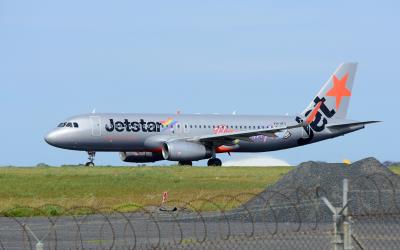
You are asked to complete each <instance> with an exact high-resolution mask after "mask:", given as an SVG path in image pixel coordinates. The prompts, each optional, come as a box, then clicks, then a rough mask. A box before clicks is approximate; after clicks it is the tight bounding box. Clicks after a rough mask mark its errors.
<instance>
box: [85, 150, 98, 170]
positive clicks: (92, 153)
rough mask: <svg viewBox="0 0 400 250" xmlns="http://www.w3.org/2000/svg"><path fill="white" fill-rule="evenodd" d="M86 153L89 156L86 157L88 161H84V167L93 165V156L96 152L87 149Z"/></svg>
mask: <svg viewBox="0 0 400 250" xmlns="http://www.w3.org/2000/svg"><path fill="white" fill-rule="evenodd" d="M88 155H89V157H88V159H89V161H88V162H86V163H85V166H86V167H94V156H95V155H96V152H93V151H89V152H88Z"/></svg>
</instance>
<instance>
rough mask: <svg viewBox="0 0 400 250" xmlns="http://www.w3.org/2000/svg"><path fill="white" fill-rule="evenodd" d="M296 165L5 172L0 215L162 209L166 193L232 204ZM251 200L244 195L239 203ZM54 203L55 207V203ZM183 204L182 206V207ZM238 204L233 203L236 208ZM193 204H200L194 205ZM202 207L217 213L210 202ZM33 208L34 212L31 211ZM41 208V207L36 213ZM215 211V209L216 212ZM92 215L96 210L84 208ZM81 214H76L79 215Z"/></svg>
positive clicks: (1, 173)
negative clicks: (114, 209) (157, 207)
mask: <svg viewBox="0 0 400 250" xmlns="http://www.w3.org/2000/svg"><path fill="white" fill-rule="evenodd" d="M291 169H292V168H291V167H271V168H254V167H230V168H205V167H204V168H200V167H192V168H191V167H95V168H85V167H60V168H56V167H39V168H0V187H1V188H0V211H3V213H5V212H4V211H7V213H8V214H10V215H15V216H22V215H40V214H41V213H43V212H42V211H44V213H45V214H46V215H58V214H63V213H65V212H66V211H65V208H66V209H68V208H71V207H76V206H81V207H86V206H87V207H91V208H104V207H110V208H118V209H119V210H124V211H130V210H135V209H137V207H138V205H143V206H148V205H152V204H153V205H159V204H160V202H161V197H162V193H163V192H164V191H168V193H169V200H170V201H171V200H180V201H185V202H187V201H191V200H198V199H202V198H205V199H210V198H212V197H215V196H218V197H219V198H218V199H214V201H215V202H216V203H217V205H219V206H223V204H224V205H226V200H227V199H228V198H227V196H230V195H238V194H241V193H253V194H256V193H258V192H260V191H262V190H263V189H264V188H265V187H266V186H267V185H271V184H273V183H275V182H276V181H277V180H278V179H279V178H280V177H281V176H282V175H284V174H286V173H287V172H288V171H290V170H291ZM249 198H251V195H241V196H240V197H239V198H238V199H237V201H235V202H236V203H238V202H239V200H240V201H243V202H244V201H245V200H247V199H249ZM49 204H53V205H49ZM176 204H178V203H176ZM237 205H238V204H229V206H230V207H234V206H237ZM193 206H195V204H194V203H193ZM198 206H200V209H203V210H212V209H213V206H214V205H211V204H207V205H204V202H203V203H202V204H201V205H200V204H198ZM27 207H32V208H27ZM38 207H40V208H41V209H40V210H38V209H35V208H38ZM214 209H215V208H214ZM80 211H81V212H82V213H83V214H84V213H89V212H90V209H88V208H80ZM75 212H76V211H75Z"/></svg>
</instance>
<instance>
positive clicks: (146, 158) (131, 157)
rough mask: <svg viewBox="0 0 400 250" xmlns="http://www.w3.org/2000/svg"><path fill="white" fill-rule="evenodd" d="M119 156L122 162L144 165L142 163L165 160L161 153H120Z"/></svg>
mask: <svg viewBox="0 0 400 250" xmlns="http://www.w3.org/2000/svg"><path fill="white" fill-rule="evenodd" d="M119 154H120V157H121V160H122V161H125V162H136V163H142V162H155V161H161V160H164V158H163V156H162V154H161V153H152V152H141V151H134V152H120V153H119Z"/></svg>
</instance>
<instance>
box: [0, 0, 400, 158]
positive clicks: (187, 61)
mask: <svg viewBox="0 0 400 250" xmlns="http://www.w3.org/2000/svg"><path fill="white" fill-rule="evenodd" d="M399 7H400V4H399V2H398V1H308V3H305V2H304V1H103V2H102V1H7V0H3V1H0V38H1V39H0V86H1V91H0V104H1V113H2V116H1V129H0V137H1V139H2V143H1V144H0V152H1V153H0V155H1V157H0V165H8V164H12V165H21V166H24V165H35V164H37V163H39V162H46V163H49V164H56V165H59V164H64V163H81V162H84V161H85V160H86V154H85V153H83V152H74V151H67V150H61V149H57V148H53V147H50V146H49V145H47V144H46V143H45V142H44V141H43V136H44V134H45V133H46V132H47V131H49V130H50V129H52V128H53V127H54V126H55V125H56V124H57V123H58V122H60V121H62V120H63V119H64V118H66V117H68V116H71V115H75V114H80V113H87V112H91V111H92V110H93V109H94V108H96V110H97V111H98V112H150V113H156V112H167V113H168V112H169V113H174V112H175V111H176V110H181V111H182V112H183V113H231V112H232V111H233V110H236V111H237V113H238V114H285V113H289V114H296V113H298V112H301V111H302V110H303V108H304V107H305V106H306V105H307V104H308V103H309V102H310V101H311V99H312V98H313V96H314V95H315V94H316V93H317V91H318V90H319V88H320V87H321V86H322V84H323V82H325V80H327V78H328V77H329V75H330V74H331V73H332V72H333V70H334V69H335V68H336V67H337V65H338V64H339V63H341V62H345V61H357V62H359V68H358V73H357V76H356V81H355V86H354V89H353V98H352V102H351V105H350V110H349V117H350V118H352V119H359V120H382V121H384V123H381V124H377V125H372V126H369V127H368V128H367V129H365V130H362V131H360V132H356V133H353V134H350V135H347V136H345V137H341V138H337V139H335V140H329V141H325V142H321V143H317V144H314V145H309V146H305V147H300V148H295V149H290V150H285V151H278V152H270V153H266V154H265V155H267V156H272V157H277V158H280V159H283V160H286V161H288V162H289V163H291V164H297V163H299V162H302V161H306V160H324V161H333V162H335V161H342V160H343V159H345V158H346V159H351V160H357V159H360V158H363V157H367V156H375V157H377V158H378V159H379V160H400V159H399V156H398V155H399V154H398V148H397V147H398V145H399V135H398V131H399V129H398V126H399V120H400V119H399V118H398V115H399V114H398V108H397V107H398V101H397V96H398V93H399V92H400V82H399V79H398V72H399V69H400V65H399V58H400V49H399V46H400V45H399V44H400V33H399V24H400V15H399V14H398V13H399V11H400V8H399ZM224 159H227V158H226V157H224ZM96 162H97V163H98V164H121V162H120V160H119V157H118V155H117V153H100V154H98V155H97V157H96Z"/></svg>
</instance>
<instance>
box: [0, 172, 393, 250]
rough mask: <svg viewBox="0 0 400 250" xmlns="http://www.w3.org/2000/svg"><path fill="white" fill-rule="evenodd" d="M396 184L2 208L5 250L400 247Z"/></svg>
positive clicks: (0, 243)
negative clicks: (101, 205) (162, 201)
mask: <svg viewBox="0 0 400 250" xmlns="http://www.w3.org/2000/svg"><path fill="white" fill-rule="evenodd" d="M396 180H397V179H396ZM397 184H398V183H397V181H393V179H392V178H391V177H388V176H383V175H369V176H362V177H360V178H359V179H353V180H349V185H348V188H347V187H346V186H344V187H343V188H342V189H341V190H340V192H338V193H335V194H333V193H330V192H327V191H324V190H322V188H321V187H314V188H312V189H307V190H304V189H301V188H298V187H293V188H289V189H285V190H268V191H266V192H263V193H261V194H249V193H242V194H238V195H234V196H230V195H224V196H221V195H219V196H216V197H213V198H209V199H196V200H192V201H176V200H175V201H174V200H170V201H168V203H167V205H166V206H165V207H162V208H160V205H159V204H156V205H154V204H152V205H151V204H150V205H145V206H139V205H137V204H128V205H125V206H121V207H118V208H92V207H72V208H65V207H62V206H59V205H52V204H50V205H44V206H42V207H15V208H13V209H9V210H6V211H2V212H1V216H0V249H399V248H400V210H399V209H400V195H399V194H400V189H399V188H398V186H397ZM347 189H348V190H347ZM343 196H348V198H347V199H346V197H343ZM323 197H325V198H324V199H323ZM343 198H344V199H343ZM324 200H325V202H324ZM326 201H329V204H330V205H331V208H329V206H327V204H326ZM332 209H334V211H333V212H335V213H337V215H336V217H335V216H334V213H333V212H332V211H331V210H332ZM126 211H130V212H126ZM27 214H28V215H29V216H26V215H27ZM346 237H347V238H346ZM345 241H347V243H346V244H347V245H346V244H345Z"/></svg>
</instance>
